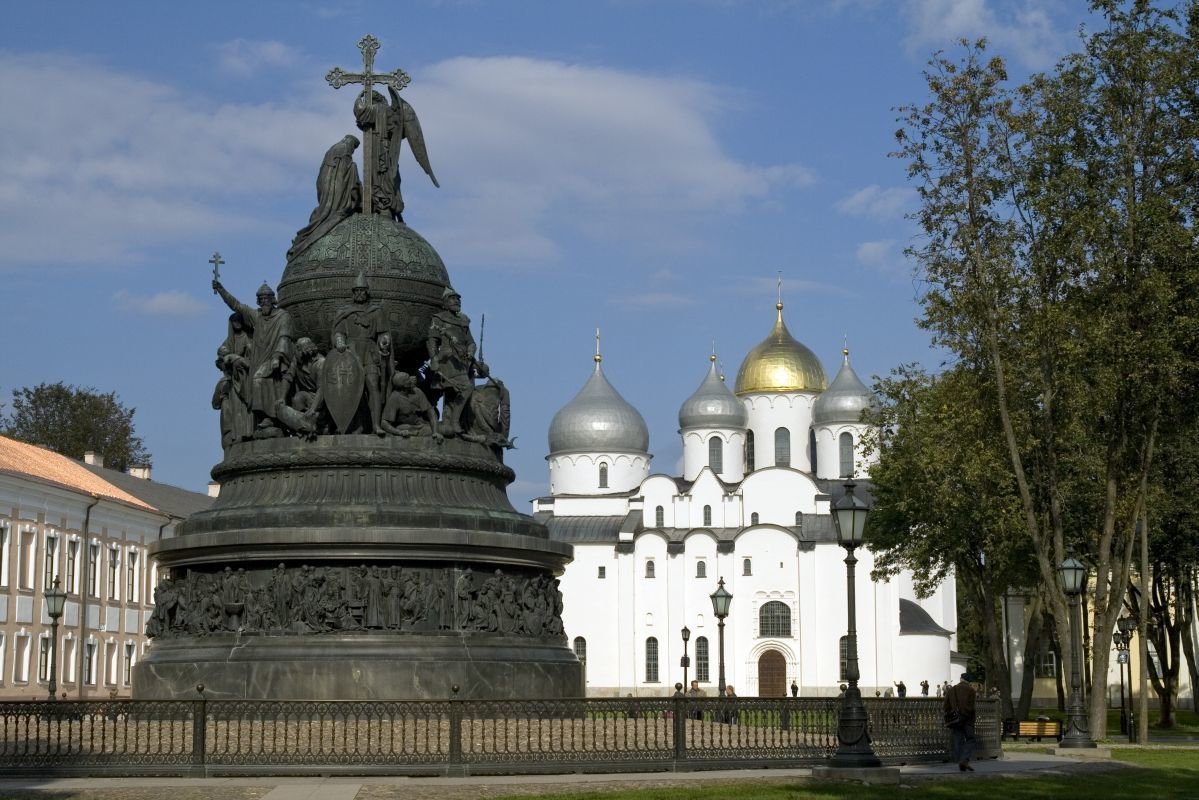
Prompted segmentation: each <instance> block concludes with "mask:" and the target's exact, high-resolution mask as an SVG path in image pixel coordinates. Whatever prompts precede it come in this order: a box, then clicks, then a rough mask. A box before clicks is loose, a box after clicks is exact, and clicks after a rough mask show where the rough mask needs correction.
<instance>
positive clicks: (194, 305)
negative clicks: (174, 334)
mask: <svg viewBox="0 0 1199 800" xmlns="http://www.w3.org/2000/svg"><path fill="white" fill-rule="evenodd" d="M112 299H113V301H114V302H115V303H116V304H117V307H118V308H121V309H123V310H125V311H133V312H136V313H139V314H148V315H150V316H164V317H193V316H199V315H200V314H203V313H205V312H206V311H207V310H208V307H207V306H206V305H205V304H204V303H202V302H201V301H200V300H197V299H196V298H195V297H192V296H191V295H190V294H187V293H185V292H180V291H176V290H170V291H166V292H158V293H157V294H150V295H142V294H134V293H133V292H130V291H127V290H125V289H121V290H120V291H118V292H116V293H115V294H114V295H113V296H112Z"/></svg>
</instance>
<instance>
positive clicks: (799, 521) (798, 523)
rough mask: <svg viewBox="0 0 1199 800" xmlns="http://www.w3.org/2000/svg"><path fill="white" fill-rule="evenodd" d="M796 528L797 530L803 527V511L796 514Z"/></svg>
mask: <svg viewBox="0 0 1199 800" xmlns="http://www.w3.org/2000/svg"><path fill="white" fill-rule="evenodd" d="M795 527H797V528H802V527H803V512H802V511H796V512H795Z"/></svg>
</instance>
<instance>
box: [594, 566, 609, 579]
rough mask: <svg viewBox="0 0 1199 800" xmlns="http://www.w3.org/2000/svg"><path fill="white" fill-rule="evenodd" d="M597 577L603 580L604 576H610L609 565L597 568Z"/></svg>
mask: <svg viewBox="0 0 1199 800" xmlns="http://www.w3.org/2000/svg"><path fill="white" fill-rule="evenodd" d="M595 577H597V578H599V579H600V580H601V581H602V580H603V579H604V578H606V577H608V568H607V567H598V568H596V572H595Z"/></svg>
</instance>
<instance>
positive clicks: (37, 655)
mask: <svg viewBox="0 0 1199 800" xmlns="http://www.w3.org/2000/svg"><path fill="white" fill-rule="evenodd" d="M211 502H212V500H211V498H209V497H208V496H207V495H203V494H198V493H196V492H189V491H186V490H184V489H179V488H176V487H174V486H166V485H163V484H160V483H155V482H154V481H152V480H151V479H150V468H149V467H142V468H136V469H134V470H131V471H130V472H129V473H124V472H119V471H117V470H112V469H105V468H104V466H103V463H101V462H100V460H99V459H98V458H96V457H95V456H92V455H90V454H89V456H88V457H87V459H86V460H85V461H76V460H74V459H71V458H67V457H66V456H62V455H59V454H58V453H54V452H51V451H49V450H46V449H44V448H41V447H35V446H33V445H29V444H25V443H23V442H18V441H16V440H14V439H9V438H6V437H3V436H0V699H6V700H12V699H32V698H37V699H45V698H46V696H47V690H48V683H49V675H50V659H51V652H52V647H51V624H50V618H49V616H48V615H47V614H46V604H45V597H44V595H45V591H46V589H48V588H51V587H52V586H53V584H54V581H55V579H58V581H59V584H60V586H61V588H62V590H63V591H65V592H66V594H67V599H66V604H65V608H64V609H63V616H62V618H61V619H60V620H59V626H58V636H59V643H58V668H57V675H56V677H57V682H58V692H59V694H60V695H62V694H65V695H66V696H67V697H68V698H71V699H75V698H89V697H99V698H107V697H111V696H114V693H115V696H119V697H128V696H129V687H130V683H129V682H130V675H131V673H132V669H133V665H134V664H135V663H136V662H137V659H138V658H140V657H141V654H142V653H143V651H144V650H145V647H146V637H145V634H144V631H145V626H146V620H147V619H148V618H149V616H150V614H151V613H152V611H153V609H154V606H153V600H154V586H155V585H156V584H157V583H158V578H157V572H156V568H155V565H154V564H153V563H151V562H150V560H149V558H148V557H147V556H146V547H147V546H148V545H149V544H150V543H151V542H153V541H155V540H157V539H159V538H163V537H169V536H173V535H174V529H175V526H176V525H177V524H178V523H179V522H180V521H182V520H183V519H184V518H186V517H187V516H188V515H189V514H191V513H194V512H195V511H198V510H199V509H201V508H206V507H207V506H208V505H209V504H210V503H211Z"/></svg>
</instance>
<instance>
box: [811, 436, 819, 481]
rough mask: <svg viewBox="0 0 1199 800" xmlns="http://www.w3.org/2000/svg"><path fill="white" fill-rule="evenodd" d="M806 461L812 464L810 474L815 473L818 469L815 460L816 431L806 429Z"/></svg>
mask: <svg viewBox="0 0 1199 800" xmlns="http://www.w3.org/2000/svg"><path fill="white" fill-rule="evenodd" d="M808 463H810V464H811V465H812V474H813V475H815V474H816V473H817V471H818V470H819V467H818V466H817V460H816V431H814V430H809V431H808Z"/></svg>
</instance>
